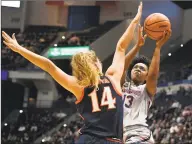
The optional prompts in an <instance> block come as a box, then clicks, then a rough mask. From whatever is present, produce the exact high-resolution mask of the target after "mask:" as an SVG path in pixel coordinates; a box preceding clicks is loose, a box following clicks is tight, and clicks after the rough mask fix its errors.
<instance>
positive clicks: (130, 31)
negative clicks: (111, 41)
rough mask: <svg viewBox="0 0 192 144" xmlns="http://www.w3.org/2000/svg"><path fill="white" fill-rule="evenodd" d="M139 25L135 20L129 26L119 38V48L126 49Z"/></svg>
mask: <svg viewBox="0 0 192 144" xmlns="http://www.w3.org/2000/svg"><path fill="white" fill-rule="evenodd" d="M136 26H137V22H136V21H135V20H133V21H132V22H131V23H130V25H129V27H128V28H127V29H126V31H125V32H124V34H123V35H122V37H121V38H120V39H119V41H118V43H117V49H120V50H122V51H126V50H127V48H128V46H129V44H130V43H131V41H132V39H133V36H134V31H135V28H136Z"/></svg>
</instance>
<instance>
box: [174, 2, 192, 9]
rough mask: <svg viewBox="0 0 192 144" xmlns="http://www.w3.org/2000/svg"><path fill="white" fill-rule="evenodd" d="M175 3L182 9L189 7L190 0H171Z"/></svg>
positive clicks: (191, 5)
mask: <svg viewBox="0 0 192 144" xmlns="http://www.w3.org/2000/svg"><path fill="white" fill-rule="evenodd" d="M173 3H175V4H176V5H178V6H179V7H180V8H182V9H191V8H192V1H173Z"/></svg>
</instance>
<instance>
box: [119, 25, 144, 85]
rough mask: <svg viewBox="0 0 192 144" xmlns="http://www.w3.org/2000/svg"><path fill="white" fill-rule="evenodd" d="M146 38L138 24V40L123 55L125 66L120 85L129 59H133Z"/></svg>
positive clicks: (122, 82)
mask: <svg viewBox="0 0 192 144" xmlns="http://www.w3.org/2000/svg"><path fill="white" fill-rule="evenodd" d="M146 38H147V35H144V36H143V27H141V25H139V27H138V42H137V44H136V45H135V46H134V47H133V48H132V49H131V50H130V51H129V52H128V53H127V54H126V56H125V66H124V72H123V76H122V78H121V85H123V84H124V82H125V78H126V70H127V69H128V68H129V65H130V64H131V61H132V60H133V58H134V57H135V55H136V54H137V52H138V51H139V50H140V49H141V47H142V46H143V45H144V44H145V39H146Z"/></svg>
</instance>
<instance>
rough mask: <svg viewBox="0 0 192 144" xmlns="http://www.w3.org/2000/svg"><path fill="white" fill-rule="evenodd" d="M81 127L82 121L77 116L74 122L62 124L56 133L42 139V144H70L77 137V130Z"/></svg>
mask: <svg viewBox="0 0 192 144" xmlns="http://www.w3.org/2000/svg"><path fill="white" fill-rule="evenodd" d="M82 125H83V120H82V119H81V118H80V117H79V116H78V115H77V116H76V120H75V121H71V122H70V123H69V124H64V125H63V126H61V127H60V129H59V130H58V131H54V132H53V133H52V135H50V136H46V137H44V138H43V139H42V142H41V143H42V144H72V143H74V142H75V140H76V139H77V138H78V137H79V129H80V128H81V127H82Z"/></svg>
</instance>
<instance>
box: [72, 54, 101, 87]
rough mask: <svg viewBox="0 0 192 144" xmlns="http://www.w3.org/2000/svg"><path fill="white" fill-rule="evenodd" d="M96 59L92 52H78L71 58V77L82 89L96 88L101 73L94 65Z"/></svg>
mask: <svg viewBox="0 0 192 144" xmlns="http://www.w3.org/2000/svg"><path fill="white" fill-rule="evenodd" d="M97 61H98V58H97V56H96V54H95V52H94V51H92V50H90V51H88V52H79V53H77V54H75V55H74V56H73V57H72V61H71V66H72V72H73V75H74V76H75V77H76V78H77V80H78V81H77V82H78V84H79V85H81V86H83V87H88V86H95V87H98V84H99V79H100V75H102V74H101V72H100V70H99V68H98V67H97V66H96V65H95V64H96V62H97Z"/></svg>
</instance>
